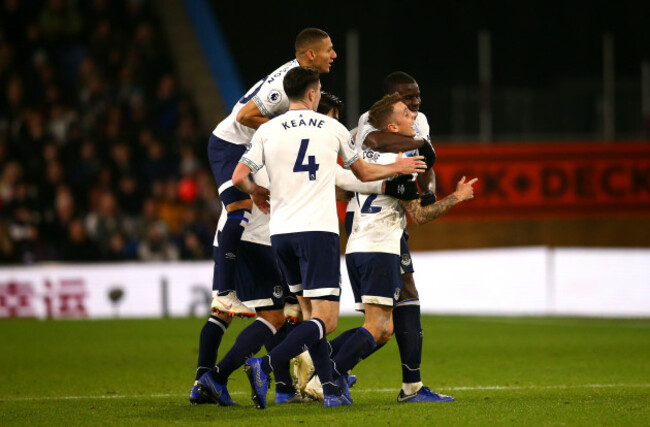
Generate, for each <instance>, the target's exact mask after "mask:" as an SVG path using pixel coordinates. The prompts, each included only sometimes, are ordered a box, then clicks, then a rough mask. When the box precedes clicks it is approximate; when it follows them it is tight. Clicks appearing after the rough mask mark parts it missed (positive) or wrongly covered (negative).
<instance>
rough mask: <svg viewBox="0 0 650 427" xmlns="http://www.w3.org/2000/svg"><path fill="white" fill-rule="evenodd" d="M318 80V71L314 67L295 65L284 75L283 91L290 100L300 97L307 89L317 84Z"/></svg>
mask: <svg viewBox="0 0 650 427" xmlns="http://www.w3.org/2000/svg"><path fill="white" fill-rule="evenodd" d="M319 81H320V73H319V71H318V70H317V69H316V68H314V67H295V68H292V69H290V70H289V72H288V73H287V74H286V75H285V76H284V82H283V84H284V91H285V92H286V94H287V97H288V98H289V100H290V101H297V100H300V99H302V98H303V97H304V96H305V94H306V93H307V90H308V89H309V88H310V87H312V86H317V85H318V82H319Z"/></svg>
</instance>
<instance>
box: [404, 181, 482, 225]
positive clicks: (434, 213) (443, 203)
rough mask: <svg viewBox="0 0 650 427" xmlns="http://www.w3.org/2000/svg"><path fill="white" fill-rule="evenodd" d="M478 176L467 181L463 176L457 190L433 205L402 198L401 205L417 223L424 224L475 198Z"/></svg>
mask: <svg viewBox="0 0 650 427" xmlns="http://www.w3.org/2000/svg"><path fill="white" fill-rule="evenodd" d="M476 181H478V178H474V179H472V180H470V181H468V182H465V177H462V178H461V179H460V181H458V184H456V191H454V192H453V193H452V194H450V195H449V196H447V197H445V198H444V199H442V200H438V201H437V202H435V203H434V204H432V205H428V206H424V207H422V206H421V205H420V201H419V200H400V205H402V207H403V208H404V210H405V211H406V212H408V214H409V215H410V216H411V219H412V220H413V222H415V223H416V224H417V225H423V224H426V223H428V222H431V221H433V220H434V219H436V218H438V217H440V216H442V215H444V214H445V213H446V212H447V211H448V210H449V209H451V208H452V207H453V206H455V205H457V204H458V203H460V202H463V201H465V200H470V199H473V198H474V187H472V186H473V185H474V183H475V182H476Z"/></svg>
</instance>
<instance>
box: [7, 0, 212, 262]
mask: <svg viewBox="0 0 650 427" xmlns="http://www.w3.org/2000/svg"><path fill="white" fill-rule="evenodd" d="M150 6H151V5H150V3H149V2H146V1H139V0H122V1H113V0H111V1H108V0H93V1H80V2H73V1H67V0H44V1H34V2H21V1H18V0H6V1H3V2H2V5H1V6H0V8H1V9H0V20H1V26H0V263H2V264H30V263H35V262H42V261H66V262H86V261H121V260H138V259H139V260H145V261H146V260H161V259H162V260H174V259H204V258H205V259H207V258H209V256H210V254H211V246H212V237H213V236H212V230H214V226H215V222H216V219H217V217H218V213H219V212H218V211H219V209H220V206H219V205H218V204H217V203H218V199H216V198H215V197H214V195H215V194H216V190H215V188H214V183H213V179H212V177H211V175H210V173H209V169H208V168H207V164H206V156H205V155H204V152H205V143H204V140H203V138H202V134H201V133H200V132H199V123H198V118H197V113H196V108H195V105H194V102H193V100H192V99H190V98H189V97H188V96H187V95H185V94H184V93H182V92H181V90H180V89H179V85H178V78H177V76H176V71H175V68H174V64H173V61H172V60H171V57H170V53H169V52H168V51H167V47H166V43H165V40H164V35H163V34H162V33H161V31H160V26H159V23H158V21H157V17H156V16H155V15H154V14H153V13H152V11H151V7H150Z"/></svg>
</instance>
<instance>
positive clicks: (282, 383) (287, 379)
mask: <svg viewBox="0 0 650 427" xmlns="http://www.w3.org/2000/svg"><path fill="white" fill-rule="evenodd" d="M286 337H287V326H283V327H282V328H280V329H279V330H278V332H277V333H276V334H275V335H274V336H273V338H272V339H271V340H269V341H268V342H267V343H266V345H265V347H266V351H267V352H268V353H270V352H271V351H272V350H273V349H274V348H275V347H276V346H277V345H278V344H280V343H281V342H282V340H284V339H285V338H286ZM273 368H274V369H273V378H274V379H275V389H276V390H277V391H280V392H282V393H291V392H293V391H296V389H295V388H294V387H293V378H291V364H290V363H289V361H286V362H276V363H274V364H273Z"/></svg>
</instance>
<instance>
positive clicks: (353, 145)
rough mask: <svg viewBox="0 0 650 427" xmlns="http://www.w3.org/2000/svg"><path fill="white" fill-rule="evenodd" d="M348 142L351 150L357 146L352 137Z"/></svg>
mask: <svg viewBox="0 0 650 427" xmlns="http://www.w3.org/2000/svg"><path fill="white" fill-rule="evenodd" d="M348 144H349V145H350V148H351V149H353V150H355V149H356V148H357V146H356V145H355V144H354V138H350V141H349V142H348Z"/></svg>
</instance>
